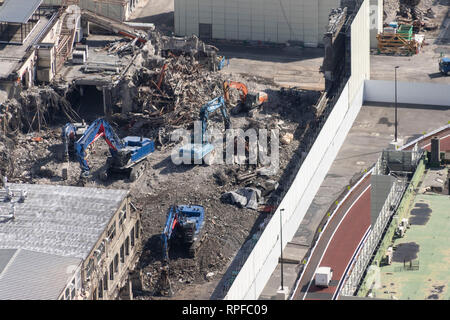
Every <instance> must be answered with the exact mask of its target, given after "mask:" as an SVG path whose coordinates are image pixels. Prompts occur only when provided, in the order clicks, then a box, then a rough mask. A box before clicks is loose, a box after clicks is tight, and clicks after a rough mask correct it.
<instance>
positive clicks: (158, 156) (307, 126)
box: [0, 65, 320, 299]
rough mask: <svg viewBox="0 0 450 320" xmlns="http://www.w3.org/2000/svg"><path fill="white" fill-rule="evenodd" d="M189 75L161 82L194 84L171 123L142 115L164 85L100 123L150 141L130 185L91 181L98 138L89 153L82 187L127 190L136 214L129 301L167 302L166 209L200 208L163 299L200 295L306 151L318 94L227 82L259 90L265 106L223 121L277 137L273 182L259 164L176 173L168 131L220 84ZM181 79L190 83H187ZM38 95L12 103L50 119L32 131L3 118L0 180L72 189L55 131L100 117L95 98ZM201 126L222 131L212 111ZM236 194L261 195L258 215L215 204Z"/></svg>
mask: <svg viewBox="0 0 450 320" xmlns="http://www.w3.org/2000/svg"><path fill="white" fill-rule="evenodd" d="M158 68H160V65H158V66H156V67H155V69H156V70H158ZM198 68H200V67H198ZM195 70H197V69H195ZM195 70H193V69H189V68H188V70H184V71H180V70H175V69H172V72H174V74H173V75H172V76H171V75H170V72H169V74H168V75H167V77H166V79H165V81H166V85H167V86H169V85H170V81H175V82H176V81H179V82H181V80H180V79H182V80H183V83H184V84H185V83H187V84H185V85H186V86H189V83H191V82H189V81H197V82H195V83H196V86H194V87H195V88H194V87H188V88H187V89H184V91H183V92H185V91H186V92H188V91H189V90H191V91H192V92H193V93H191V96H190V100H189V101H190V102H189V104H183V108H180V109H177V108H174V110H169V111H167V113H165V115H168V114H169V115H171V116H166V117H163V119H161V117H153V116H152V114H151V109H152V108H156V109H157V110H162V109H160V108H163V106H165V105H166V104H165V103H164V99H168V101H169V102H170V101H171V102H172V103H173V101H174V100H175V97H174V96H175V95H176V94H175V93H174V92H173V91H171V90H170V88H169V87H166V90H165V91H164V95H166V96H165V97H163V98H164V99H163V100H158V101H159V102H158V101H156V100H157V99H156V100H152V101H151V103H148V100H146V101H144V102H142V103H147V104H148V106H147V105H146V107H148V109H149V110H150V111H148V112H141V113H134V114H133V113H130V114H128V115H127V116H123V115H113V117H112V119H111V121H110V123H111V124H112V126H113V127H114V129H115V130H116V132H117V133H118V135H119V136H120V137H125V136H128V135H142V136H145V137H149V138H152V139H154V140H155V143H156V151H155V152H154V153H152V154H151V156H150V157H149V158H148V161H149V167H148V169H147V170H146V172H145V173H144V175H143V176H142V177H140V178H139V179H138V180H137V181H135V182H133V183H131V182H130V181H129V180H128V179H127V178H126V177H111V178H109V179H108V180H107V181H105V182H104V181H101V180H100V179H99V173H100V172H101V171H102V170H103V169H104V168H105V163H106V157H107V155H108V154H109V150H108V146H107V144H106V143H105V142H104V141H102V140H101V139H100V140H99V141H97V142H96V143H95V145H94V147H93V148H92V150H91V151H90V152H89V158H88V162H89V165H90V167H91V173H92V176H91V178H89V180H88V181H87V182H85V184H84V185H85V186H89V187H99V188H113V189H129V190H130V194H131V197H132V202H133V204H134V205H135V206H136V207H137V208H138V209H139V210H140V211H141V213H142V225H143V234H144V237H143V239H144V249H143V252H142V255H141V258H140V262H139V268H140V269H141V270H142V274H143V283H144V288H143V290H142V291H139V292H135V298H137V299H166V298H167V297H164V296H163V297H161V296H160V292H159V291H158V286H157V284H158V281H159V280H160V275H161V261H162V246H161V237H160V235H161V232H162V230H163V227H164V224H165V220H166V214H167V211H168V209H169V207H170V206H171V205H173V204H199V205H202V206H204V207H205V209H206V222H205V228H206V233H207V236H206V238H205V240H204V242H203V244H202V246H201V247H200V249H199V252H198V253H197V255H196V257H195V258H194V259H191V258H189V257H188V256H187V253H186V251H185V250H183V248H177V247H176V246H175V245H172V246H171V249H170V251H169V256H170V265H169V279H170V283H171V285H172V291H173V296H172V297H171V298H172V299H208V298H210V296H211V293H212V291H213V290H214V289H215V287H216V285H217V283H218V282H219V281H220V279H221V276H222V275H223V274H224V273H225V271H226V270H227V266H228V265H229V263H230V262H231V261H232V259H233V257H234V256H235V254H236V252H237V251H238V250H239V249H240V248H241V246H242V245H243V244H244V243H245V242H246V241H247V240H248V239H251V238H252V235H253V234H254V233H255V232H258V231H259V230H261V229H262V228H263V227H264V222H267V221H268V218H270V212H268V211H270V210H268V208H270V206H273V207H276V205H277V204H278V202H279V201H280V200H281V197H282V195H283V194H284V192H285V191H287V189H288V188H289V186H290V183H291V177H292V174H293V173H295V170H296V166H295V164H296V163H298V162H299V160H300V157H301V156H302V150H305V149H306V147H305V144H306V143H310V141H309V139H308V138H309V135H310V134H311V132H312V131H313V129H314V128H315V124H316V121H317V120H316V117H315V109H314V107H313V106H314V104H315V103H316V101H317V99H318V97H319V94H320V93H319V92H313V91H302V90H295V89H281V88H280V87H278V86H277V85H275V84H274V83H273V82H272V81H270V80H267V79H263V78H257V77H253V76H240V75H234V76H233V79H230V80H233V81H241V82H243V83H246V84H247V86H248V87H249V90H250V91H261V90H264V91H265V92H267V93H268V95H269V101H268V102H267V103H266V104H264V105H263V107H261V108H260V109H257V110H255V111H252V112H251V114H248V113H239V114H231V115H230V116H231V121H232V124H233V128H236V129H237V128H241V129H243V130H244V131H245V130H246V129H249V128H254V129H258V128H261V129H269V130H270V129H278V130H279V132H280V138H281V139H282V140H283V138H286V137H287V139H286V141H285V142H284V143H280V149H279V151H280V168H279V170H278V172H277V173H276V175H275V176H263V175H259V174H255V172H256V169H258V168H261V165H260V164H259V165H248V164H244V165H238V164H234V165H220V164H216V165H211V166H206V165H178V166H177V165H175V164H174V163H173V162H172V160H171V152H172V150H174V149H178V148H179V147H180V146H181V145H180V144H179V143H176V142H172V141H171V140H170V134H171V132H172V131H173V130H174V129H176V128H179V127H183V128H186V129H190V128H191V126H192V124H191V122H192V120H197V119H198V113H199V110H200V107H201V106H202V105H203V104H204V103H206V102H208V101H209V100H211V99H212V98H214V97H216V96H219V95H221V94H222V87H221V85H222V83H223V80H226V78H225V77H228V76H225V75H223V74H222V73H221V72H214V73H213V72H209V71H205V70H203V69H201V71H199V72H198V73H196V72H197V71H195ZM169 71H170V70H169ZM175 72H177V74H183V73H184V74H185V76H186V77H185V78H176V77H174V75H175ZM155 74H157V73H155ZM193 75H196V76H195V77H194V76H193ZM135 76H136V77H137V78H139V79H137V80H136V79H135V80H136V83H139V85H143V84H142V83H141V81H144V80H142V74H141V73H140V74H138V75H135ZM150 76H155V75H150ZM189 77H191V78H192V77H193V78H192V79H190V80H189V81H187V80H186V79H187V78H189ZM144 78H145V77H144ZM194 78H195V79H194ZM177 79H178V80H177ZM197 86H200V88H208V90H203V91H201V92H199V91H198V90H200V89H198V88H197ZM47 89H48V88H46V89H42V88H40V89H34V90H30V91H29V92H26V93H24V94H23V99H21V100H19V105H20V104H31V105H46V106H47V107H48V110H50V111H51V112H50V113H49V114H46V115H42V114H41V115H40V117H42V119H45V121H41V122H40V123H41V124H42V127H40V128H36V124H35V123H34V124H33V123H32V124H31V125H30V123H29V122H30V119H34V118H35V117H36V115H33V112H31V113H30V115H29V117H27V118H23V119H21V120H20V121H19V120H17V118H14V117H13V118H11V119H15V121H16V122H17V123H16V124H14V123H12V124H11V128H10V130H9V132H8V133H7V134H6V135H4V136H2V137H1V138H0V152H1V158H0V161H1V168H2V172H1V173H2V174H6V175H7V176H8V180H9V181H11V182H19V183H20V182H22V183H39V184H59V185H72V186H79V185H80V184H79V175H80V172H81V170H80V166H79V164H78V162H77V161H76V159H75V158H74V157H71V158H70V161H68V162H66V161H64V160H63V159H62V158H61V150H62V142H61V138H60V134H61V127H62V126H63V125H64V124H65V123H66V122H67V121H68V118H69V117H74V118H75V115H74V114H77V115H78V116H80V117H82V118H84V119H85V120H87V121H88V123H89V121H92V120H94V119H95V118H96V117H99V116H102V115H101V114H96V113H95V112H94V113H92V112H88V111H87V110H90V109H91V108H90V107H91V106H90V104H93V103H94V102H95V99H90V98H89V97H85V98H84V99H81V98H79V97H78V99H75V98H73V97H74V96H77V93H76V92H71V93H70V94H67V93H66V94H65V97H63V94H61V96H53V94H51V95H50V96H51V97H53V98H51V99H49V98H48V94H42V91H40V90H44V91H45V90H47ZM48 90H50V89H48ZM163 90H164V88H163ZM195 90H197V91H195ZM50 91H52V90H50ZM200 94H201V95H200ZM155 96H156V95H155ZM237 96H238V95H237V93H236V92H234V93H233V94H232V99H233V102H235V103H236V102H237ZM184 98H186V97H184ZM67 103H68V104H67ZM95 103H96V102H95ZM138 105H139V103H138ZM139 106H141V105H139ZM92 107H94V106H92ZM10 110H13V109H12V108H11V109H10ZM32 110H35V109H32ZM36 110H37V109H36ZM10 112H12V111H10ZM68 113H69V114H68ZM36 114H37V112H36ZM50 114H51V116H50ZM143 115H144V116H143ZM176 115H178V116H182V121H180V122H175V120H173V119H175V118H176V119H179V117H175V116H176ZM77 119H78V118H77ZM13 122H14V121H13ZM19 122H25V123H27V122H28V124H27V125H23V123H22V125H19ZM209 126H210V127H214V128H217V129H219V130H223V129H224V126H223V120H222V118H221V115H220V112H219V111H217V112H216V113H215V114H214V115H212V116H211V117H210V121H209ZM39 129H40V130H39ZM289 134H292V135H293V139H292V140H290V139H289ZM63 169H67V173H68V176H67V179H66V180H65V179H63V174H62V172H63ZM245 174H249V178H245V179H243V178H242V176H243V175H245ZM276 182H278V183H276ZM278 184H279V185H278ZM241 187H255V188H258V189H259V190H261V192H262V195H263V200H262V201H261V202H260V206H259V208H258V210H251V209H246V208H238V207H237V206H235V205H232V204H229V203H224V202H223V201H221V195H222V194H223V193H224V192H228V191H234V190H236V189H239V188H241Z"/></svg>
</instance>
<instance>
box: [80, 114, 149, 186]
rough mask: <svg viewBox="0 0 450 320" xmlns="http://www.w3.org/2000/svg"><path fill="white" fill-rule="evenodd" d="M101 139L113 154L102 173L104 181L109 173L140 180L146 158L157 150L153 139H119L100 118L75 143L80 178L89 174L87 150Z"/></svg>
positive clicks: (130, 137)
mask: <svg viewBox="0 0 450 320" xmlns="http://www.w3.org/2000/svg"><path fill="white" fill-rule="evenodd" d="M100 137H103V139H104V140H105V141H106V143H107V144H108V146H109V151H110V153H111V156H110V157H108V159H107V168H106V170H105V171H104V172H102V174H101V178H102V179H106V178H107V177H108V174H110V173H113V172H119V173H127V174H128V176H129V179H130V180H131V181H135V180H137V178H139V177H140V176H141V175H142V173H143V172H144V171H145V169H146V166H147V161H146V160H147V157H148V156H149V155H150V154H151V153H152V152H153V151H155V144H154V142H153V141H152V140H150V139H148V138H143V137H134V136H128V137H125V138H124V139H120V138H119V137H118V136H117V134H116V133H115V132H114V130H113V128H112V127H111V125H110V124H109V123H108V122H106V120H104V119H102V118H100V119H97V120H95V121H94V122H93V123H92V124H91V125H90V126H89V128H87V129H86V132H85V133H84V134H83V136H82V137H81V138H80V139H78V141H76V142H75V149H76V154H77V158H78V161H79V163H80V165H81V178H87V177H89V175H90V172H89V171H90V168H89V165H88V163H87V160H86V158H87V152H86V151H87V148H88V147H89V146H90V145H91V144H92V143H94V142H95V141H96V140H98V139H99V138H100Z"/></svg>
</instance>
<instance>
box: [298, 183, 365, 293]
mask: <svg viewBox="0 0 450 320" xmlns="http://www.w3.org/2000/svg"><path fill="white" fill-rule="evenodd" d="M370 186H371V185H368V186H367V187H366V189H364V191H363V192H362V193H361V194H360V195H359V196H358V198H356V200H355V201H353V203H352V205H351V206H350V207H349V208H348V209H347V211H346V212H345V214H344V216H343V217H342V219H341V221H339V223H338V225H337V226H336V229H334V231H333V233H332V235H331V237H330V239H328V243H327V246H326V247H325V250H323V252H322V256H321V257H320V260H319V263H318V264H317V268H318V267H319V266H320V263H321V262H322V259H323V256H324V255H325V252H327V249H328V246H329V245H330V242H331V240H332V239H333V237H334V234H335V233H336V231H337V230H338V229H339V226H340V225H341V223H342V221H344V220H345V217H347V214H348V213H349V212H350V210H351V209H352V208H353V206H354V205H355V203H357V202H358V200H359V199H360V198H361V197H362V196H363V195H364V194H365V193H366V192H367V190H369V188H370ZM317 268H316V269H315V270H314V274H315V273H316V270H317ZM312 282H313V280H312V279H311V280H310V281H309V283H308V287H307V288H306V293H305V295H304V296H303V298H302V300H305V298H306V296H307V295H308V291H309V288H310V287H311V283H312Z"/></svg>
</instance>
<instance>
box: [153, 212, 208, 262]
mask: <svg viewBox="0 0 450 320" xmlns="http://www.w3.org/2000/svg"><path fill="white" fill-rule="evenodd" d="M204 223H205V209H204V208H203V207H202V206H199V205H173V206H171V207H170V209H169V212H168V214H167V220H166V225H165V227H164V231H163V233H162V235H161V238H162V239H161V240H162V247H163V256H164V261H165V262H168V261H169V241H171V240H172V239H177V240H179V243H180V244H181V245H185V246H186V247H187V250H188V254H189V257H191V258H193V257H195V254H196V253H197V250H198V248H199V247H200V245H201V243H202V241H203V239H204V237H205V233H204V228H203V226H204Z"/></svg>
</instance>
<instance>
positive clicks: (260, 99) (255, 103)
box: [223, 81, 269, 111]
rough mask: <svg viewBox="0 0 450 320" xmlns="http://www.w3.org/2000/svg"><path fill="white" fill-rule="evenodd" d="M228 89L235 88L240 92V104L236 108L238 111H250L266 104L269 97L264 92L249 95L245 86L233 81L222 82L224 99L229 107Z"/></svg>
mask: <svg viewBox="0 0 450 320" xmlns="http://www.w3.org/2000/svg"><path fill="white" fill-rule="evenodd" d="M230 88H235V89H238V90H239V91H240V93H239V95H240V98H241V101H240V102H241V103H240V105H239V106H238V111H250V110H252V109H254V108H256V107H259V106H261V105H262V104H263V103H264V102H266V101H267V100H268V99H269V97H268V95H267V93H265V92H262V91H261V92H258V93H250V92H248V89H247V86H246V85H245V84H243V83H241V82H235V81H224V83H223V92H224V99H225V103H226V104H227V105H230Z"/></svg>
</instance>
